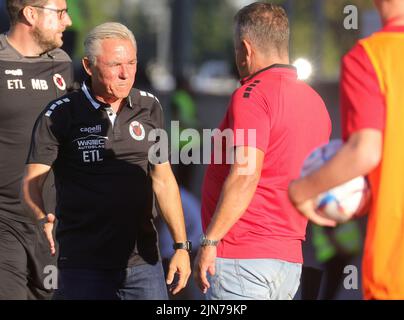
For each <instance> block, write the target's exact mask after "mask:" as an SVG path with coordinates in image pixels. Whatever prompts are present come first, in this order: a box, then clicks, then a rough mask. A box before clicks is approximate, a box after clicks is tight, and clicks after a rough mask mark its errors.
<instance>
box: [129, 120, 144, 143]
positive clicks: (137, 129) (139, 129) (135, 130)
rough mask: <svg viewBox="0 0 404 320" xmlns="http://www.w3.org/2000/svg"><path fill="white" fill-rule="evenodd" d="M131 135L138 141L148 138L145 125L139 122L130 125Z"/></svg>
mask: <svg viewBox="0 0 404 320" xmlns="http://www.w3.org/2000/svg"><path fill="white" fill-rule="evenodd" d="M129 133H130V135H131V136H132V138H133V139H135V140H136V141H142V140H143V139H144V137H145V136H146V131H145V129H144V127H143V125H142V124H141V123H140V122H138V121H133V122H132V123H131V124H130V125H129Z"/></svg>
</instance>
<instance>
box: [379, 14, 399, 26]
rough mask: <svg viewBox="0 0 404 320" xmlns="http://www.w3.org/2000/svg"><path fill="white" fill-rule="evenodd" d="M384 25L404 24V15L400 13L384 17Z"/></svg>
mask: <svg viewBox="0 0 404 320" xmlns="http://www.w3.org/2000/svg"><path fill="white" fill-rule="evenodd" d="M383 25H384V26H385V25H389V26H404V15H398V16H394V17H390V18H385V19H383Z"/></svg>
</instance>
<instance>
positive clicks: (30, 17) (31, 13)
mask: <svg viewBox="0 0 404 320" xmlns="http://www.w3.org/2000/svg"><path fill="white" fill-rule="evenodd" d="M20 15H21V16H20V17H21V19H24V20H25V21H26V22H28V23H29V24H30V25H34V24H35V22H36V20H37V17H38V12H37V11H36V10H35V8H33V7H30V6H26V7H24V8H23V9H22V10H21V12H20Z"/></svg>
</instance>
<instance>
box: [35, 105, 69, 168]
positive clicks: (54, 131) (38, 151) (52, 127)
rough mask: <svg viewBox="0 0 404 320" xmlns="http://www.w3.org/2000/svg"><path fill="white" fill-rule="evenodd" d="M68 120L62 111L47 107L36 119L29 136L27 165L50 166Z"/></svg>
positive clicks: (56, 153) (56, 154) (55, 156)
mask: <svg viewBox="0 0 404 320" xmlns="http://www.w3.org/2000/svg"><path fill="white" fill-rule="evenodd" d="M68 119H69V118H68V117H67V115H66V112H63V111H62V110H56V111H52V110H51V109H50V108H49V107H47V108H46V109H45V111H44V112H42V113H41V115H40V116H39V117H38V119H37V121H36V123H35V126H34V129H33V132H32V136H31V146H30V151H29V154H28V159H27V164H33V163H37V164H44V165H48V166H52V165H53V163H54V161H55V160H56V158H57V156H58V152H59V147H60V145H61V141H62V139H63V135H62V132H67V131H64V128H65V127H66V126H67V125H68V121H69V120H68Z"/></svg>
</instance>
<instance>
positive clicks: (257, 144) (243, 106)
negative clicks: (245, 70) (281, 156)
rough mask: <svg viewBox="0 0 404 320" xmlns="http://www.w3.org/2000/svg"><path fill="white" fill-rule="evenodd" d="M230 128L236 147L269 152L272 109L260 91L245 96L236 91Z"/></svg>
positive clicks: (231, 109) (232, 101) (231, 104)
mask: <svg viewBox="0 0 404 320" xmlns="http://www.w3.org/2000/svg"><path fill="white" fill-rule="evenodd" d="M229 127H230V129H232V131H233V134H234V145H235V146H248V147H253V148H256V149H259V150H261V151H263V152H264V153H265V152H266V151H267V148H268V144H269V137H270V127H271V117H270V108H269V106H268V105H267V104H266V103H265V99H264V97H263V96H262V95H261V94H260V92H259V89H258V88H255V89H254V90H253V91H252V92H251V93H250V94H248V95H246V94H244V92H243V90H242V88H240V89H239V90H237V91H236V93H235V94H234V95H233V97H232V100H231V102H230V113H229Z"/></svg>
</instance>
